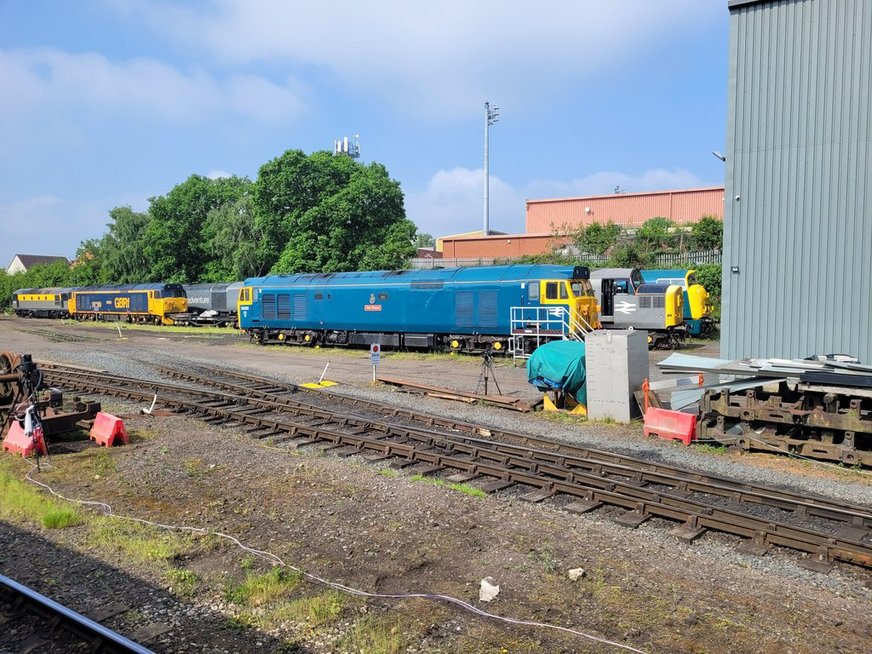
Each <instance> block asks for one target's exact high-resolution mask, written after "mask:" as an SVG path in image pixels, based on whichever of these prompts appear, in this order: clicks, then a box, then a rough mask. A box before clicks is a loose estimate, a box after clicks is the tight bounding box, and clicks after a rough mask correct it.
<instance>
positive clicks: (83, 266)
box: [70, 239, 109, 286]
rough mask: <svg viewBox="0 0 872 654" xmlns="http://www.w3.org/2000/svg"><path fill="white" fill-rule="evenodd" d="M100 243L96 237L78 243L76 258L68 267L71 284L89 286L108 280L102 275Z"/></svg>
mask: <svg viewBox="0 0 872 654" xmlns="http://www.w3.org/2000/svg"><path fill="white" fill-rule="evenodd" d="M100 243H101V242H100V241H98V240H96V239H89V240H87V241H83V242H82V243H81V245H79V248H78V249H77V250H76V260H75V261H74V262H73V265H72V267H71V269H70V284H71V285H72V286H90V285H92V284H101V283H106V282H108V281H109V280H108V279H105V278H104V277H103V274H104V269H103V254H102V252H101V250H100Z"/></svg>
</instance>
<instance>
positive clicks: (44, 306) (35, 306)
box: [12, 288, 75, 318]
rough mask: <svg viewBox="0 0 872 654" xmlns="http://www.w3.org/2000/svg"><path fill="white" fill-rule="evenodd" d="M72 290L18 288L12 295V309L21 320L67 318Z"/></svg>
mask: <svg viewBox="0 0 872 654" xmlns="http://www.w3.org/2000/svg"><path fill="white" fill-rule="evenodd" d="M74 290H75V289H73V288H20V289H18V290H17V291H15V292H13V293H12V308H13V310H14V311H15V315H16V316H20V317H22V318H69V317H70V311H69V309H70V307H69V302H70V294H71V293H72V292H73V291H74Z"/></svg>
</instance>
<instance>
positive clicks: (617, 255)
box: [608, 242, 651, 268]
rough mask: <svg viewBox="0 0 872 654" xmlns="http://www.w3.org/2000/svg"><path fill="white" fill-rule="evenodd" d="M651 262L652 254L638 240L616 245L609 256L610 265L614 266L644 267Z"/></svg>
mask: <svg viewBox="0 0 872 654" xmlns="http://www.w3.org/2000/svg"><path fill="white" fill-rule="evenodd" d="M650 262H651V254H650V253H649V252H647V251H646V250H645V249H644V248H643V247H641V246H640V244H639V243H638V242H636V243H623V244H621V245H618V246H616V247H615V248H614V249H613V250H612V254H611V256H610V257H609V263H608V265H609V266H610V267H614V268H635V267H637V266H638V267H642V268H643V267H645V266H647V265H649V264H650Z"/></svg>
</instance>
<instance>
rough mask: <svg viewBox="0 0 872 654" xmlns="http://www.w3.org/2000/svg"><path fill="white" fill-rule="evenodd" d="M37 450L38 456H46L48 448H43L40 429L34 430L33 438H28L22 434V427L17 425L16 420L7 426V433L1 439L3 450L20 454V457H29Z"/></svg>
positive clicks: (43, 443)
mask: <svg viewBox="0 0 872 654" xmlns="http://www.w3.org/2000/svg"><path fill="white" fill-rule="evenodd" d="M37 449H38V450H39V453H40V454H43V455H46V454H48V448H47V447H46V446H45V439H44V438H43V436H42V427H39V428H37V429H35V430H34V432H33V437H30V436H28V435H27V434H25V433H24V427H22V426H21V425H19V424H18V421H17V420H13V421H12V424H11V425H10V426H9V433H8V434H6V438H4V439H3V450H4V451H5V452H13V453H16V454H21V456H30V455H31V454H33V451H34V450H37Z"/></svg>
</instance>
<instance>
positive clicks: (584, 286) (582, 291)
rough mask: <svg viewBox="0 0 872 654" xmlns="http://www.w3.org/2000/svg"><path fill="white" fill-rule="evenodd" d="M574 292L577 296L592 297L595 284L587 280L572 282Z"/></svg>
mask: <svg viewBox="0 0 872 654" xmlns="http://www.w3.org/2000/svg"><path fill="white" fill-rule="evenodd" d="M572 294H573V295H574V296H575V297H591V296H592V295H593V286H591V285H590V282H589V281H587V280H586V279H585V280H582V281H574V282H572Z"/></svg>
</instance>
